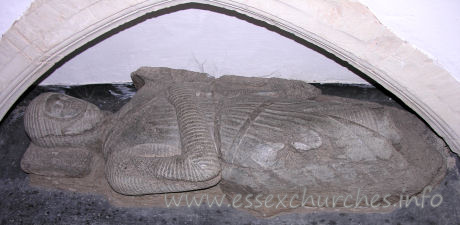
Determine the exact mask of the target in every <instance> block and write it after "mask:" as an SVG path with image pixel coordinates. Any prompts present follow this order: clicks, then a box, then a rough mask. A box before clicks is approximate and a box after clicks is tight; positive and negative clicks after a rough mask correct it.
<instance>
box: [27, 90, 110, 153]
mask: <svg viewBox="0 0 460 225" xmlns="http://www.w3.org/2000/svg"><path fill="white" fill-rule="evenodd" d="M103 119H104V113H103V112H102V111H101V110H100V109H99V108H98V107H97V106H95V105H93V104H91V103H89V102H86V101H83V100H81V99H78V98H74V97H71V96H68V95H65V94H59V93H50V92H49V93H43V94H41V95H39V96H38V97H36V98H35V99H34V100H33V101H32V102H31V103H30V104H29V106H28V107H27V110H26V112H25V115H24V124H25V129H26V132H27V134H28V135H29V137H30V138H31V140H32V142H33V143H35V144H37V145H40V146H42V147H56V146H69V145H70V146H72V145H73V144H74V143H75V144H76V143H79V142H80V143H81V141H84V140H79V137H80V138H82V137H81V135H83V134H85V133H90V132H92V130H94V129H95V128H96V127H98V125H99V124H100V123H101V122H102V121H103ZM68 137H73V138H72V139H69V138H68ZM81 144H84V143H81Z"/></svg>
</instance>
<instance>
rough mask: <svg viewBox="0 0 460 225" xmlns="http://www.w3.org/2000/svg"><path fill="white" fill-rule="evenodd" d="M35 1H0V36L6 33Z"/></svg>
mask: <svg viewBox="0 0 460 225" xmlns="http://www.w3.org/2000/svg"><path fill="white" fill-rule="evenodd" d="M32 1H33V0H0V34H3V33H5V32H6V31H7V30H8V28H10V26H11V24H13V22H14V21H15V20H17V19H19V17H21V16H22V14H23V13H24V12H25V11H26V10H27V8H29V6H30V3H32Z"/></svg>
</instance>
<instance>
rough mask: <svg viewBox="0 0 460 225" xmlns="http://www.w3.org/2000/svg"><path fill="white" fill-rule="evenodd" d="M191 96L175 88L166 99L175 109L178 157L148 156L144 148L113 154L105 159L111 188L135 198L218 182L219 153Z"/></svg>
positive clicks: (183, 89) (181, 89)
mask: <svg viewBox="0 0 460 225" xmlns="http://www.w3.org/2000/svg"><path fill="white" fill-rule="evenodd" d="M193 94H194V92H193V91H191V90H189V89H187V88H184V87H181V86H175V85H173V86H171V87H170V88H169V90H168V100H169V101H170V103H171V104H172V105H173V106H174V108H175V110H176V115H177V121H178V126H179V131H180V139H181V146H182V149H181V154H180V155H175V156H170V157H161V156H148V155H146V154H145V150H146V149H141V148H139V147H133V148H129V149H126V150H124V151H121V152H114V153H112V154H111V155H110V156H109V157H108V161H107V168H106V174H107V179H108V180H109V183H110V184H111V186H112V188H114V189H115V190H116V191H118V192H120V193H123V194H131V195H136V194H147V193H164V192H172V191H185V190H193V189H196V188H204V187H207V186H210V185H213V184H215V183H216V182H217V181H218V179H216V177H217V176H218V175H219V174H220V162H219V154H218V152H217V149H216V146H215V144H214V141H213V139H212V136H211V132H210V131H209V128H208V126H209V125H208V124H207V122H206V119H205V114H204V113H203V112H201V111H200V109H199V108H198V105H197V104H196V102H195V101H194V96H193ZM147 151H148V149H147ZM193 182H195V183H193Z"/></svg>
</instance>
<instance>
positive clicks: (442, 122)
mask: <svg viewBox="0 0 460 225" xmlns="http://www.w3.org/2000/svg"><path fill="white" fill-rule="evenodd" d="M191 2H194V3H202V4H207V5H213V6H216V7H221V8H225V9H229V10H234V11H237V12H239V13H241V14H244V15H247V16H249V17H252V18H255V19H258V20H261V21H264V22H267V23H269V24H272V25H274V26H276V27H278V28H280V29H282V30H285V31H287V32H290V33H292V34H294V35H296V36H298V37H300V38H302V39H305V40H307V41H309V42H312V43H313V44H315V45H317V46H319V47H321V48H323V49H325V50H327V51H329V52H331V53H332V54H334V55H336V56H338V57H339V58H341V59H343V60H345V61H347V62H349V63H350V64H351V65H353V66H355V67H356V68H358V69H359V70H361V71H362V72H364V73H365V74H367V75H368V76H369V77H370V78H372V79H373V80H374V81H376V82H377V83H379V84H381V85H382V86H383V87H385V88H386V89H387V90H389V91H390V92H392V93H393V94H395V95H396V96H398V97H399V98H400V99H401V100H402V101H403V102H405V103H406V104H407V105H408V106H409V107H410V108H412V109H413V110H414V111H415V112H417V113H418V114H419V115H420V116H421V117H422V118H423V119H425V120H426V121H427V122H428V124H430V125H431V126H432V128H433V129H434V130H435V131H436V132H437V133H438V134H439V135H440V136H442V137H443V138H444V139H445V140H446V142H447V143H448V144H449V146H450V147H451V149H452V150H453V151H455V152H456V153H460V116H459V115H460V100H459V97H458V96H460V83H459V82H457V81H456V80H455V79H454V78H453V77H452V76H451V75H450V74H449V73H448V72H446V71H445V70H444V69H442V68H440V67H439V66H437V65H436V64H435V63H434V62H433V61H432V60H431V59H429V58H428V57H427V56H425V55H424V54H422V53H421V52H419V51H418V50H416V49H415V48H413V47H412V46H411V45H409V44H408V43H406V42H404V41H402V40H401V39H399V38H398V37H397V36H395V35H394V34H393V33H391V32H390V31H389V30H387V29H386V28H385V27H384V26H383V25H381V24H380V23H379V22H378V20H377V19H376V18H375V17H374V15H373V14H372V13H371V12H370V11H369V10H368V9H367V8H366V7H364V6H363V5H361V4H360V3H358V2H355V1H352V0H335V1H324V0H251V1H248V0H67V1H59V0H36V1H34V2H33V3H32V5H31V7H30V8H29V9H28V11H27V12H26V13H25V14H24V15H23V17H22V18H21V19H20V20H18V21H17V22H15V23H14V24H13V26H12V27H11V28H10V29H9V30H8V31H7V32H6V33H5V34H4V35H3V36H2V38H1V40H0V117H2V118H3V116H4V115H5V114H6V113H7V111H8V110H9V109H10V108H11V106H12V105H13V104H14V103H15V101H16V100H17V99H18V98H19V97H20V95H21V94H22V93H23V92H24V91H25V90H26V89H27V88H28V87H29V86H30V85H32V84H33V83H34V82H35V81H37V80H38V79H39V78H40V77H41V76H42V75H43V74H44V73H45V72H46V71H48V70H49V69H50V68H51V67H52V66H53V65H54V64H55V63H57V62H59V61H60V60H61V59H63V58H64V57H65V56H67V55H69V54H70V53H71V52H73V51H74V50H76V49H78V48H79V47H81V46H83V45H84V44H86V43H88V42H89V41H91V40H93V39H95V38H96V37H99V36H100V35H102V34H104V33H106V32H108V31H110V30H112V29H114V28H116V27H118V26H120V25H122V24H125V23H127V22H129V21H132V20H134V19H136V18H138V17H141V16H142V15H144V14H146V13H149V12H153V11H157V10H161V9H165V8H168V7H171V6H175V5H180V4H185V3H191Z"/></svg>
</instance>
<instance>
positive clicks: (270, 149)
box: [21, 67, 446, 201]
mask: <svg viewBox="0 0 460 225" xmlns="http://www.w3.org/2000/svg"><path fill="white" fill-rule="evenodd" d="M131 77H132V80H133V82H134V85H135V86H136V88H137V89H138V91H137V93H136V94H135V95H134V96H133V98H132V99H131V100H130V101H129V102H128V103H127V104H126V105H124V106H123V107H122V108H121V109H120V110H119V111H118V112H116V113H110V112H105V111H101V110H99V109H98V108H97V107H96V106H95V105H93V104H91V103H88V102H85V101H83V100H80V99H77V98H73V97H70V96H67V95H63V94H58V93H44V94H41V95H40V96H38V97H37V98H35V99H34V100H33V101H32V102H31V103H30V105H29V106H28V108H27V110H26V113H25V117H24V125H25V129H26V132H27V134H28V135H29V137H30V139H31V141H32V142H31V144H30V146H29V148H28V150H27V152H26V153H25V154H24V156H23V158H22V161H21V167H22V168H23V170H24V171H26V172H28V173H32V174H37V175H42V176H47V177H84V176H86V175H88V174H89V173H90V171H91V162H92V159H93V157H94V155H95V154H102V155H103V159H104V162H105V177H106V179H107V181H108V183H109V184H110V186H111V188H113V190H115V191H116V192H118V193H120V194H123V195H145V194H154V193H169V192H182V191H190V190H199V189H204V188H208V187H212V186H215V185H216V184H219V185H220V188H221V189H222V190H223V192H224V193H228V194H229V195H234V194H236V193H239V194H252V195H253V196H255V195H257V194H269V193H299V192H301V191H302V190H303V189H304V188H308V190H309V192H312V193H316V194H318V195H328V196H332V195H335V194H342V195H343V194H347V193H351V192H356V190H358V189H359V190H361V191H362V193H363V194H368V195H373V194H376V193H377V194H381V196H383V195H385V194H389V195H391V196H392V198H390V199H389V200H390V201H396V200H397V199H396V198H399V194H400V193H401V191H402V190H404V193H405V194H407V195H414V194H417V193H420V192H421V191H422V190H423V189H424V187H426V186H428V185H433V184H436V183H437V182H439V181H440V179H442V177H443V176H444V173H445V170H446V166H445V162H444V161H445V160H444V157H443V156H442V154H441V150H442V149H443V148H444V145H443V142H442V141H441V140H440V139H439V138H438V137H437V136H436V135H435V134H434V133H433V132H432V131H431V130H430V129H429V128H428V127H426V125H425V124H423V122H421V121H420V120H419V119H418V118H416V117H415V116H414V115H412V114H410V113H408V112H406V111H403V110H400V109H396V108H392V107H388V106H382V105H379V104H376V103H369V102H364V101H358V100H350V99H348V100H347V99H343V98H331V97H327V96H324V95H321V92H320V91H319V89H317V88H315V87H314V86H311V85H309V84H307V83H304V82H301V81H293V80H285V79H278V78H248V77H238V76H223V77H220V78H213V77H210V76H208V75H206V74H203V73H196V72H191V71H186V70H175V69H169V68H151V67H142V68H140V69H138V70H137V71H135V72H133V73H132V75H131ZM393 198H394V199H393Z"/></svg>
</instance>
